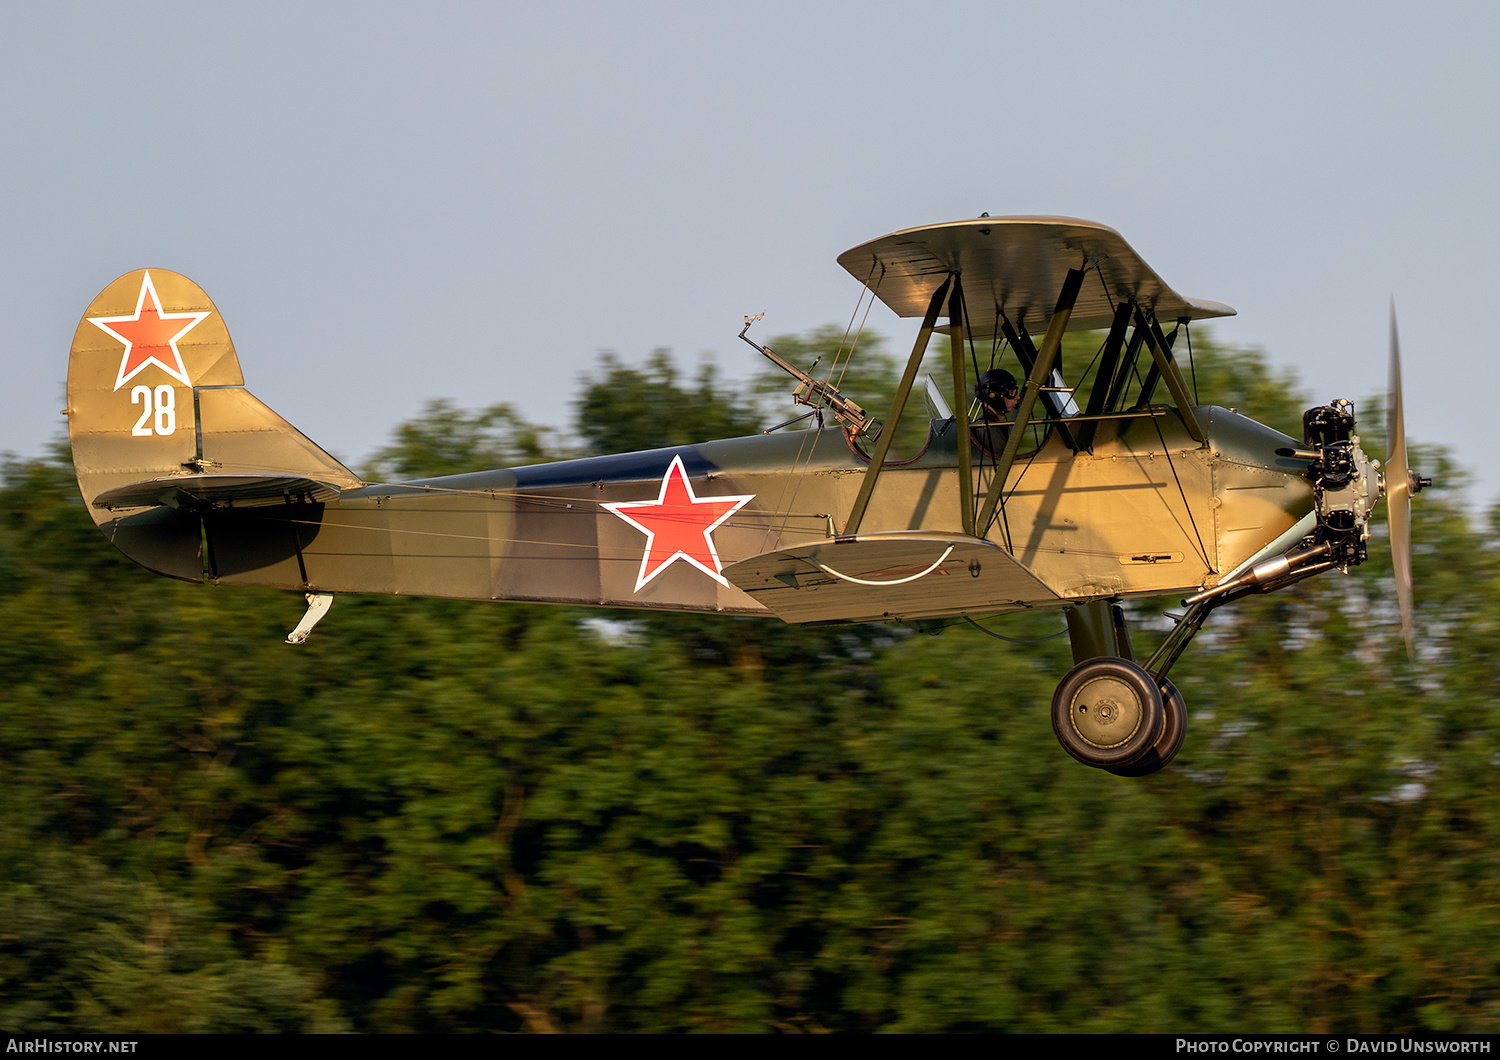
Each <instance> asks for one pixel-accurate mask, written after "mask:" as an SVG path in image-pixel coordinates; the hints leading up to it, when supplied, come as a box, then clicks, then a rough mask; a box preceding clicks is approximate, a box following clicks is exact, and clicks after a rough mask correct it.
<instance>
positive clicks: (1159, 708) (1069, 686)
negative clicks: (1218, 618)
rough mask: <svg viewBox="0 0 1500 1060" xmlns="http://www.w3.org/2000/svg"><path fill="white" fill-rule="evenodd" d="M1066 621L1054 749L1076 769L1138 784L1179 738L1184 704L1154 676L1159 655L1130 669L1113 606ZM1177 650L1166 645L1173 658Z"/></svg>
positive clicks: (1076, 611) (1101, 604) (1085, 609)
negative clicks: (1069, 658) (1067, 663)
mask: <svg viewBox="0 0 1500 1060" xmlns="http://www.w3.org/2000/svg"><path fill="white" fill-rule="evenodd" d="M1201 610H1203V611H1204V612H1206V610H1207V609H1206V608H1204V609H1201ZM1067 618H1068V634H1069V639H1070V640H1071V642H1072V645H1073V661H1074V662H1075V663H1076V665H1075V666H1074V667H1073V669H1071V670H1069V671H1068V674H1067V676H1066V677H1064V678H1063V679H1062V682H1061V683H1060V684H1059V685H1058V686H1057V691H1056V692H1055V693H1053V696H1052V731H1053V733H1054V734H1056V736H1057V742H1058V743H1060V744H1062V747H1063V750H1065V751H1067V752H1068V754H1070V755H1072V756H1073V757H1074V758H1076V759H1077V760H1078V761H1080V762H1082V763H1083V764H1084V765H1087V766H1093V767H1094V768H1096V769H1103V770H1105V771H1107V772H1110V773H1114V774H1115V775H1116V776H1122V777H1144V776H1149V775H1151V774H1152V773H1155V772H1157V771H1158V770H1160V769H1162V768H1164V767H1165V766H1166V765H1167V764H1168V763H1169V762H1171V761H1172V759H1173V758H1174V757H1176V755H1177V752H1178V751H1179V750H1181V749H1182V741H1183V737H1184V736H1186V735H1187V704H1186V703H1184V702H1183V698H1182V693H1181V692H1179V691H1177V686H1176V685H1174V684H1173V683H1172V682H1171V681H1168V680H1167V679H1166V678H1165V677H1162V676H1160V675H1159V672H1158V669H1157V668H1161V669H1165V667H1162V666H1161V659H1160V658H1159V656H1161V655H1163V654H1164V653H1162V652H1158V653H1157V655H1155V656H1152V658H1151V660H1150V662H1148V663H1147V665H1146V666H1141V665H1140V664H1138V663H1136V662H1135V659H1134V653H1133V652H1132V651H1131V647H1130V633H1129V631H1128V630H1127V628H1126V626H1125V612H1124V611H1123V610H1122V609H1121V607H1120V605H1119V604H1115V603H1110V602H1109V601H1107V600H1096V601H1094V602H1092V603H1087V604H1079V605H1077V606H1075V607H1073V608H1070V609H1069V610H1068V612H1067ZM1199 621H1201V619H1199ZM1192 629H1193V630H1195V631H1196V629H1197V625H1196V624H1194V625H1193V626H1192ZM1189 635H1190V634H1189ZM1184 646H1186V645H1185V641H1184V642H1183V644H1182V645H1181V646H1177V645H1174V647H1175V648H1176V652H1177V653H1180V652H1181V648H1182V647H1184ZM1171 658H1172V659H1173V660H1175V659H1176V654H1171ZM1167 665H1170V662H1169V663H1168V664H1167ZM1147 667H1152V668H1151V669H1148V668H1147Z"/></svg>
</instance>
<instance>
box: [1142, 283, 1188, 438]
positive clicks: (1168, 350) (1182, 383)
mask: <svg viewBox="0 0 1500 1060" xmlns="http://www.w3.org/2000/svg"><path fill="white" fill-rule="evenodd" d="M1135 326H1136V330H1138V331H1144V332H1145V333H1146V348H1147V349H1149V350H1150V351H1151V358H1152V360H1153V361H1155V362H1156V369H1157V371H1159V372H1160V373H1161V377H1162V379H1164V380H1165V381H1166V384H1167V389H1168V390H1170V391H1171V392H1172V401H1173V402H1174V403H1175V404H1176V405H1177V412H1178V414H1179V415H1180V416H1181V417H1182V423H1183V425H1184V426H1185V427H1187V431H1188V433H1189V434H1191V435H1192V436H1193V441H1195V442H1202V441H1203V440H1204V438H1205V436H1204V434H1203V428H1202V427H1200V426H1199V425H1198V417H1197V416H1196V415H1194V413H1193V396H1192V395H1191V394H1189V393H1188V388H1187V380H1185V379H1183V378H1182V370H1181V369H1179V368H1178V367H1177V362H1176V361H1174V360H1172V347H1171V345H1169V344H1168V342H1167V340H1166V338H1165V337H1163V335H1162V333H1161V324H1160V323H1158V322H1157V319H1156V317H1155V316H1152V317H1150V318H1147V316H1146V314H1145V313H1143V312H1142V311H1141V310H1140V308H1139V307H1137V309H1136V311H1135ZM1143 393H1144V392H1143ZM1149 400H1150V398H1149V396H1145V397H1143V401H1149Z"/></svg>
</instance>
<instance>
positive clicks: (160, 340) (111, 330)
mask: <svg viewBox="0 0 1500 1060" xmlns="http://www.w3.org/2000/svg"><path fill="white" fill-rule="evenodd" d="M148 296H149V297H148ZM206 316H208V312H207V311H205V312H202V313H163V312H162V310H161V299H160V298H158V297H157V296H156V285H155V284H154V283H152V282H151V274H150V273H149V272H148V273H145V274H144V278H143V279H142V280H141V293H140V297H138V298H137V299H136V300H135V315H133V316H128V317H89V318H88V322H89V323H90V324H92V325H94V326H95V327H96V328H98V329H100V330H101V331H104V332H107V333H108V334H110V335H113V336H114V337H115V338H117V339H119V340H120V341H121V342H123V343H124V344H125V355H124V356H123V357H121V358H120V374H119V376H118V377H116V379H115V387H114V388H115V389H116V390H119V389H120V388H121V387H122V386H124V385H125V384H126V383H128V382H130V380H132V379H134V378H135V376H136V373H137V372H139V371H140V370H141V369H142V368H145V367H146V366H147V365H148V364H154V365H156V366H157V367H158V368H160V369H161V370H162V371H164V372H166V373H167V374H168V375H169V376H171V377H172V378H173V379H176V380H177V381H178V382H180V383H181V384H182V385H183V386H192V385H193V382H192V380H191V379H189V378H188V374H187V367H186V366H185V365H184V364H183V363H182V354H181V353H179V352H177V340H178V339H180V338H182V336H184V335H186V334H187V333H188V332H189V331H192V330H193V328H195V327H197V326H198V322H199V321H201V320H202V319H203V318H204V317H206Z"/></svg>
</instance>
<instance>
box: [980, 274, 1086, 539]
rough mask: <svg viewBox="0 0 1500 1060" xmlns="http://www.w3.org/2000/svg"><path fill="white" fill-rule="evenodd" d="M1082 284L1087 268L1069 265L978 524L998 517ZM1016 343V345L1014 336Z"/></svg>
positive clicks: (982, 526) (988, 522) (1023, 388)
mask: <svg viewBox="0 0 1500 1060" xmlns="http://www.w3.org/2000/svg"><path fill="white" fill-rule="evenodd" d="M1081 287H1083V269H1069V270H1068V276H1067V279H1065V280H1063V285H1062V291H1061V292H1060V293H1059V294H1058V296H1057V308H1056V309H1054V310H1053V311H1052V319H1051V320H1050V321H1049V322H1048V323H1047V334H1046V335H1045V336H1043V337H1042V348H1041V349H1040V350H1038V351H1037V354H1036V360H1035V361H1034V362H1033V363H1032V365H1031V374H1030V375H1028V376H1027V377H1026V385H1025V386H1024V387H1022V388H1021V404H1020V406H1019V407H1017V409H1016V418H1015V424H1014V425H1013V426H1012V427H1011V429H1010V436H1009V437H1008V438H1007V439H1006V440H1005V452H1004V454H1003V455H1002V456H1001V457H1000V462H999V463H998V464H997V465H996V467H995V477H994V478H993V479H991V480H990V491H989V494H988V495H987V496H986V497H985V499H984V510H983V511H981V512H980V513H979V523H978V525H979V526H980V527H981V528H985V529H988V527H989V525H990V523H991V522H992V521H993V520H994V518H995V509H996V507H998V506H999V504H1000V498H1001V497H1003V496H1004V495H1005V480H1006V479H1007V478H1009V477H1010V469H1011V467H1012V466H1013V465H1014V464H1015V462H1016V454H1017V453H1018V452H1020V450H1021V438H1022V437H1023V436H1024V435H1025V434H1026V424H1027V423H1028V421H1030V419H1031V410H1032V409H1033V408H1035V407H1036V400H1037V397H1038V395H1040V394H1041V392H1042V386H1043V384H1045V383H1046V382H1047V378H1048V376H1050V375H1051V374H1052V363H1053V362H1054V361H1056V360H1057V351H1058V350H1059V349H1060V348H1061V347H1062V337H1063V332H1064V331H1066V330H1067V328H1068V317H1070V316H1071V315H1072V314H1073V304H1074V303H1075V302H1077V301H1078V291H1079V289H1080V288H1081ZM1012 345H1014V340H1012Z"/></svg>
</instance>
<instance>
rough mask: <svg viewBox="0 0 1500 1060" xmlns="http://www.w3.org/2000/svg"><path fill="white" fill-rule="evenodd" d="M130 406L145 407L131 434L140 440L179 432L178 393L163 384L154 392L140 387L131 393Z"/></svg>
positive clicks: (147, 387) (146, 387) (148, 388)
mask: <svg viewBox="0 0 1500 1060" xmlns="http://www.w3.org/2000/svg"><path fill="white" fill-rule="evenodd" d="M130 404H131V405H142V406H144V407H143V408H142V410H141V418H140V419H138V420H136V421H135V427H134V428H132V429H131V431H130V433H131V434H133V435H135V436H136V437H138V438H150V437H151V436H152V435H153V434H171V433H173V432H174V431H176V430H177V391H176V390H174V389H173V388H172V387H169V386H166V385H165V384H163V385H162V386H159V387H157V388H156V390H154V391H153V390H152V389H151V388H150V387H149V386H138V387H135V388H134V389H132V390H131V391H130Z"/></svg>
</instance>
